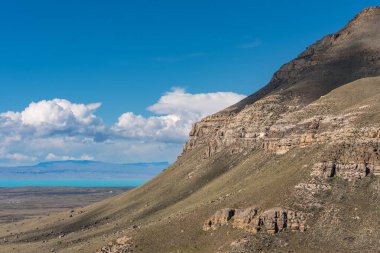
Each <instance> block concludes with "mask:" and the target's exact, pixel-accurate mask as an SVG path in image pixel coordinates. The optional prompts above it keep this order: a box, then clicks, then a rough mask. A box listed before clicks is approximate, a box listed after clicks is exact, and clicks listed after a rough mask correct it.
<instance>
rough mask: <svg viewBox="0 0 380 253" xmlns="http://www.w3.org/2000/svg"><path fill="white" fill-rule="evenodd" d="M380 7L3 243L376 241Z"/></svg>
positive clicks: (286, 244) (278, 245) (182, 245)
mask: <svg viewBox="0 0 380 253" xmlns="http://www.w3.org/2000/svg"><path fill="white" fill-rule="evenodd" d="M379 28H380V7H374V8H368V9H365V10H363V11H362V12H361V13H359V14H358V15H357V16H356V17H355V18H354V19H353V20H351V21H350V22H349V23H348V24H347V25H346V26H345V27H344V28H343V29H342V30H340V31H339V32H337V33H335V34H332V35H327V36H326V37H324V38H322V39H321V40H320V41H318V42H316V43H315V44H313V45H311V46H310V47H308V48H307V49H306V50H305V51H304V52H302V53H301V54H300V55H299V56H298V57H297V58H295V59H294V60H292V61H291V62H289V63H287V64H285V65H284V66H282V67H281V68H280V70H279V71H277V72H276V73H275V74H274V76H273V78H272V80H271V81H270V83H269V84H267V85H266V86H265V87H264V88H262V89H261V90H259V91H258V92H256V93H254V94H253V95H251V96H249V97H247V98H246V99H244V100H242V101H241V102H239V103H237V104H235V105H233V106H231V107H229V108H227V109H225V110H223V111H221V112H219V113H216V114H214V115H211V116H208V117H206V118H204V119H202V120H201V121H200V122H198V123H196V124H194V126H193V129H192V130H191V132H190V139H189V140H188V142H187V143H186V145H185V146H184V151H183V154H182V155H181V156H180V157H179V159H178V160H177V161H176V162H175V163H174V164H173V165H171V166H170V167H169V168H168V169H167V170H165V171H164V172H162V173H161V174H160V175H158V176H157V177H156V178H154V179H153V180H151V181H150V182H148V183H147V184H145V185H143V186H142V187H139V188H135V189H133V190H132V191H130V192H127V193H125V194H122V195H120V196H117V197H114V198H111V199H109V200H105V201H103V202H100V203H97V204H95V205H92V206H89V207H85V208H81V209H78V210H74V211H73V212H71V213H61V214H56V215H51V216H50V217H44V218H41V219H39V220H30V221H27V222H24V223H23V224H16V225H15V224H12V225H4V226H1V227H0V238H4V241H1V242H0V252H10V251H11V250H12V249H13V250H16V252H17V251H19V252H52V251H53V252H102V253H112V252H147V253H148V252H149V253H151V252H165V253H168V252H218V253H227V252H228V253H237V252H239V253H245V252H247V253H248V252H376V251H378V249H379V248H380V243H379V240H378V238H380V231H379V230H378V229H377V227H378V226H379V225H380V219H379V217H380V208H379V206H380V179H379V176H380V33H379V31H380V29H379Z"/></svg>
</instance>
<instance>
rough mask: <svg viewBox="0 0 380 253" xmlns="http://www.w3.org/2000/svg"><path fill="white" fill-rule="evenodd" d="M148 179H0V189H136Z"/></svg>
mask: <svg viewBox="0 0 380 253" xmlns="http://www.w3.org/2000/svg"><path fill="white" fill-rule="evenodd" d="M147 181H148V179H0V187H26V186H48V187H59V186H63V187H64V186H67V187H136V186H140V185H142V184H144V183H146V182H147Z"/></svg>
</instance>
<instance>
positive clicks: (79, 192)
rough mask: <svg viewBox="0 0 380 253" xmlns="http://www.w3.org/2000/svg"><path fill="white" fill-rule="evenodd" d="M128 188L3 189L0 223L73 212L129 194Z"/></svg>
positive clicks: (0, 195) (0, 191) (0, 196)
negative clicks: (82, 207)
mask: <svg viewBox="0 0 380 253" xmlns="http://www.w3.org/2000/svg"><path fill="white" fill-rule="evenodd" d="M130 189H131V188H128V187H107V188H104V187H96V188H85V187H17V188H1V187H0V207H1V208H0V223H10V222H15V221H21V220H24V219H29V218H34V217H36V218H41V217H42V216H48V215H50V214H53V213H57V212H62V211H70V210H71V209H72V208H77V207H81V206H85V205H90V204H92V203H95V202H98V201H101V200H104V199H106V198H110V197H113V196H115V195H118V194H120V193H123V192H126V191H128V190H130Z"/></svg>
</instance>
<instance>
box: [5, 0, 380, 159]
mask: <svg viewBox="0 0 380 253" xmlns="http://www.w3.org/2000/svg"><path fill="white" fill-rule="evenodd" d="M376 4H378V1H365V0H362V1H342V0H336V1H325V0H320V1H252V0H251V1H246V0H235V1H221V0H219V1H198V0H192V1H165V0H162V1H146V0H139V1H94V0H92V1H84V0H83V1H78V0H76V1H70V0H67V1H52V0H48V1H40V0H36V1H17V0H15V1H2V2H1V3H0V36H1V37H0V112H3V113H4V112H7V111H12V112H15V113H17V112H20V113H21V112H22V111H23V110H25V108H27V107H28V106H29V104H30V103H31V102H39V101H41V100H47V101H53V99H55V98H60V99H65V100H67V101H69V102H70V103H71V104H70V105H72V104H74V105H75V104H84V105H88V104H90V103H101V106H100V105H99V106H97V107H96V109H94V108H92V107H91V108H90V107H86V108H87V109H88V110H87V109H86V108H85V109H86V110H87V111H86V110H84V111H86V112H90V114H91V115H92V114H93V115H95V116H96V117H97V120H100V121H102V122H103V123H102V124H104V125H106V128H112V127H114V128H115V127H120V124H119V125H117V124H118V123H120V121H118V118H119V117H120V116H121V115H123V114H125V113H126V112H133V115H132V116H131V115H126V116H125V117H124V118H123V120H124V121H123V124H124V125H123V126H124V127H125V124H126V119H128V120H129V123H128V126H130V125H131V122H130V121H132V120H135V121H136V120H137V121H139V120H140V121H139V122H140V124H145V123H146V122H145V123H144V122H143V121H142V120H147V119H149V118H147V117H159V116H162V115H175V116H176V117H188V118H186V124H185V125H186V127H188V125H189V122H190V121H191V120H196V119H198V118H199V117H201V116H204V115H205V114H207V113H212V112H213V111H212V110H201V109H199V108H198V109H194V110H193V109H191V108H187V107H186V108H184V110H185V111H186V113H184V112H178V111H175V112H174V111H173V110H172V109H169V108H165V109H163V110H162V108H161V107H160V106H162V103H160V99H162V98H166V99H169V100H170V101H172V102H173V104H172V106H176V104H175V103H177V102H178V101H177V102H176V101H174V100H172V98H173V97H175V96H176V95H177V96H179V97H181V96H184V97H186V99H189V101H191V99H193V98H195V99H198V100H197V101H201V102H200V103H203V102H205V101H204V100H202V99H206V100H207V99H209V98H210V97H207V96H211V99H215V103H216V104H218V106H219V107H220V108H223V107H224V106H227V104H225V103H219V102H220V101H219V100H218V99H223V100H227V102H229V103H233V102H235V101H237V100H238V99H241V98H242V97H243V95H248V94H251V93H253V92H254V91H256V90H257V89H258V88H260V87H261V86H263V85H264V84H265V83H266V82H267V81H268V80H269V79H270V78H271V75H272V74H273V72H274V71H275V70H276V69H278V68H279V66H281V65H282V64H284V63H285V62H287V61H288V60H290V59H292V58H293V57H295V56H296V55H297V54H299V53H300V52H301V51H302V50H303V49H304V48H305V47H306V46H308V45H310V44H311V43H313V42H315V41H316V40H317V39H319V38H321V37H322V36H323V35H326V34H327V33H332V32H335V31H337V30H338V29H340V28H341V27H342V26H344V24H346V23H347V22H348V21H349V20H350V19H351V18H352V17H353V16H354V15H355V14H356V13H357V12H359V11H360V10H361V9H363V8H365V7H369V6H374V5H376ZM173 87H181V88H182V89H173ZM216 92H224V93H222V94H219V95H218V94H217V93H216ZM227 92H231V93H227ZM178 94H179V95H178ZM197 94H198V95H199V96H197ZM201 95H205V96H204V97H202V96H201ZM165 96H166V97H165ZM226 98H227V99H226ZM186 99H185V100H186ZM186 101H187V100H186ZM211 101H212V100H211ZM57 104H62V103H56V102H52V103H47V105H48V106H53V107H54V106H55V105H57ZM39 105H40V106H41V107H39V108H42V107H43V108H45V107H44V106H46V104H39ZM152 105H156V107H155V108H156V109H153V110H147V108H148V107H149V106H152ZM157 106H158V107H160V108H161V109H160V110H158V109H157ZM204 106H207V104H205V105H204ZM74 107H75V106H74ZM219 107H215V108H213V110H217V109H220V108H219ZM49 108H50V107H49ZM70 108H71V107H70ZM189 111H190V112H191V113H190V114H189ZM39 112H40V111H39ZM29 113H32V112H29ZM37 113H38V112H37ZM185 114H186V115H185ZM189 115H190V116H189ZM71 116H73V115H71ZM71 116H67V115H66V114H65V115H64V117H65V120H68V119H69V118H70V117H71ZM74 116H75V115H74ZM74 116H73V117H74ZM76 116H77V115H76ZM76 116H75V117H74V118H75V119H74V118H73V119H74V121H75V120H79V119H78V118H76ZM139 116H141V118H139ZM20 117H21V116H20ZM73 119H72V118H70V120H73ZM12 120H14V119H12ZM34 120H35V119H34ZM39 120H40V121H41V118H39ZM44 120H45V121H46V119H45V118H44V119H43V120H42V121H44ZM49 120H52V119H49ZM54 120H56V119H54ZM154 120H157V118H153V119H152V121H154ZM158 120H159V123H157V122H156V121H154V122H155V123H154V124H153V123H152V124H153V125H155V124H156V125H157V124H158V125H160V124H162V120H167V119H162V118H159V119H158ZM40 121H39V123H38V124H40V123H41V122H40ZM45 121H44V122H45ZM12 122H13V121H12ZM57 122H58V121H54V122H53V123H54V124H55V125H54V124H53V123H52V122H51V121H49V122H47V123H49V124H53V125H54V126H55V127H56V126H57V124H58V123H57ZM81 122H82V121H81ZM94 122H95V121H94ZM165 122H166V123H167V121H165ZM24 123H25V122H24ZM34 123H36V121H33V124H34ZM45 123H46V122H45ZM61 123H62V122H61ZM66 123H67V122H66ZM166 123H165V124H166ZM12 124H16V123H14V122H13V123H12ZM17 124H19V123H17ZM38 124H37V125H34V127H37V128H39V127H40V125H38ZM86 124H87V123H86ZM96 124H97V130H96V131H100V130H99V129H98V128H99V127H101V126H100V123H99V122H98V121H96ZM167 124H169V123H167ZM170 124H171V123H170ZM58 125H59V124H58ZM132 125H133V124H132ZM137 126H138V124H137ZM165 126H167V125H165ZM183 126H184V125H181V127H183ZM51 127H52V125H50V126H49V131H48V133H47V132H46V136H45V135H38V138H40V139H41V138H42V139H41V140H39V141H40V142H41V143H40V144H41V145H42V143H43V141H44V139H43V138H47V140H46V143H48V142H49V141H51V140H50V139H49V138H53V137H54V138H58V137H57V136H58V134H56V132H60V133H62V131H63V132H64V131H70V133H69V134H68V135H67V136H64V137H65V138H66V137H68V136H69V137H70V138H71V137H73V136H74V137H75V136H76V134H78V135H81V137H83V136H84V137H85V138H90V137H91V136H90V135H91V134H89V133H87V132H86V131H87V130H86V131H83V129H82V130H78V129H75V130H73V129H72V128H70V129H66V128H65V129H64V130H62V129H58V130H59V131H56V132H54V131H55V130H56V129H55V130H54V131H53V130H52V129H51ZM59 127H62V126H61V125H59ZM86 127H87V125H86ZM102 127H104V126H102ZM186 127H184V129H181V131H182V132H185V131H187V129H186ZM46 129H47V127H46ZM119 130H120V129H119ZM17 131H18V132H17ZM17 131H15V132H12V134H14V135H20V132H19V130H17ZM23 131H25V130H23ZM28 131H32V130H30V129H29V130H28ZM33 131H34V132H35V129H34V130H33ZM91 131H94V130H91ZM102 131H103V130H102ZM120 131H121V130H120ZM123 131H124V133H123V134H122V136H123V138H116V137H114V133H112V134H109V131H108V130H107V131H106V132H107V133H103V132H102V133H101V135H102V136H103V135H107V136H108V135H112V136H113V137H112V138H111V139H112V141H115V142H118V143H117V145H119V146H117V145H116V144H114V143H113V144H112V143H111V144H110V143H108V144H106V143H104V142H103V143H102V144H101V145H103V146H102V147H98V148H97V150H94V147H92V146H91V147H90V145H88V146H85V145H84V146H83V147H82V148H81V149H79V148H78V150H76V149H75V148H73V146H72V145H71V144H70V142H69V141H67V139H66V140H65V142H68V143H69V144H67V145H66V146H62V147H61V149H59V148H57V147H56V146H54V147H55V148H54V149H53V148H50V149H53V150H54V152H56V153H57V154H56V153H52V154H53V155H54V156H55V157H57V158H59V157H61V158H62V159H63V158H65V157H66V158H67V157H71V158H75V157H77V158H80V157H82V156H83V157H90V158H94V159H97V160H112V161H114V160H116V161H118V162H128V161H130V160H133V159H139V160H141V159H144V158H146V159H147V160H155V159H158V158H163V159H164V160H171V161H172V160H173V159H175V157H176V155H177V154H178V152H179V151H180V149H181V148H180V147H181V146H182V144H183V142H184V140H185V137H183V136H180V137H178V138H177V137H175V138H174V137H173V136H166V135H164V136H161V137H157V136H156V137H154V138H153V139H154V141H155V142H156V143H155V145H158V146H152V147H150V149H148V150H149V152H156V151H155V150H157V149H160V150H163V151H161V152H156V155H152V156H144V152H147V151H141V150H140V151H139V152H140V153H141V154H140V155H134V153H133V152H136V151H134V150H136V149H139V148H137V146H138V145H139V143H141V141H143V142H144V143H146V142H147V138H145V139H144V138H143V137H142V136H140V135H142V134H141V133H138V134H137V133H133V134H132V135H133V136H134V137H136V135H139V138H137V139H136V138H131V133H130V132H128V133H125V131H126V130H125V129H123ZM149 131H153V130H152V129H150V130H149ZM84 132H86V134H84ZM92 133H93V132H92ZM7 134H9V133H7ZM23 134H24V132H23ZM0 135H1V133H0ZM3 135H4V136H5V135H6V134H5V133H3ZM82 135H83V136H82ZM52 136H53V137H52ZM147 136H149V139H152V135H149V134H148V135H147ZM8 137H9V136H8ZM61 137H62V136H61ZM74 137H73V138H74ZM166 137H167V138H168V140H167V141H166V140H165V138H166ZM20 138H21V137H20ZM25 138H26V139H28V138H32V139H36V138H37V137H36V136H34V137H30V136H28V137H25V136H24V135H22V138H21V139H17V141H18V143H15V141H13V142H12V141H9V142H6V143H4V142H3V143H2V144H3V146H4V148H3V150H0V164H1V163H6V164H8V163H15V160H14V159H12V157H17V156H12V155H15V154H19V155H24V156H25V157H28V156H30V157H33V159H32V160H27V159H26V160H25V161H21V162H23V163H30V162H35V161H40V160H43V159H44V157H45V158H46V157H48V155H49V154H50V153H47V152H48V151H47V150H43V148H42V147H41V149H40V150H37V149H32V148H31V147H30V148H29V149H25V148H21V147H22V146H23V145H22V144H23V143H24V144H25V142H26V139H25ZM173 138H174V139H175V141H172V139H173ZM104 139H107V137H104ZM116 139H117V140H116ZM46 145H47V146H49V145H48V144H46ZM107 145H108V146H107ZM112 145H116V146H117V148H125V146H123V145H129V146H128V147H129V148H130V147H131V145H132V146H133V147H134V149H128V150H129V151H128V152H129V153H128V154H129V156H128V155H125V154H121V153H120V154H119V155H118V156H117V157H116V156H112V155H109V156H106V155H103V156H102V155H99V154H102V153H107V152H103V151H104V149H105V148H107V149H108V150H112V148H111V147H113V146H112ZM151 145H153V144H151ZM160 145H161V146H160ZM116 146H115V148H116ZM140 146H141V145H140ZM140 146H138V147H140ZM168 146H169V148H168ZM49 147H50V146H49ZM166 148H168V149H167V150H168V151H165V149H166ZM109 153H112V152H109ZM84 155H85V156H84ZM86 155H87V156H86ZM54 156H50V158H53V157H54ZM1 157H2V158H1ZM19 157H21V156H19ZM21 160H22V159H21ZM124 160H125V161H124Z"/></svg>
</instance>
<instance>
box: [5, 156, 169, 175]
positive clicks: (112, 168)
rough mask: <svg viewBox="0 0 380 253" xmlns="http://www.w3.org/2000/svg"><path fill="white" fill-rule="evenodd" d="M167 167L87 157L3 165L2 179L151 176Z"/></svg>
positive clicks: (160, 164)
mask: <svg viewBox="0 0 380 253" xmlns="http://www.w3.org/2000/svg"><path fill="white" fill-rule="evenodd" d="M168 166H169V163H167V162H152V163H127V164H115V163H106V162H98V161H87V160H68V161H50V162H42V163H39V164H36V165H33V166H18V167H0V178H5V179H13V178H14V179H38V180H41V179H54V178H65V179H78V178H81V179H150V178H152V177H154V176H156V175H157V174H159V173H160V172H162V170H164V169H165V168H167V167H168Z"/></svg>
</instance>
